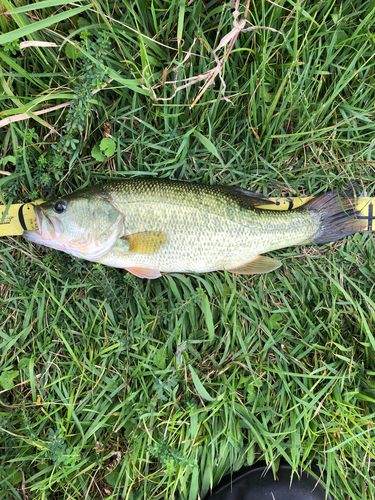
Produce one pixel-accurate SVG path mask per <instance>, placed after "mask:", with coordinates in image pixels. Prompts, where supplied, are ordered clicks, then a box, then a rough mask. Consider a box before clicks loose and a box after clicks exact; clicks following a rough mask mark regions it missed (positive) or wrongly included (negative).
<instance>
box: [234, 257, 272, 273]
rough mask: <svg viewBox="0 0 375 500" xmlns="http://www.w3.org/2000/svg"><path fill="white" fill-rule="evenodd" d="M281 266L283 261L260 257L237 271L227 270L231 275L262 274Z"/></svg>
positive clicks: (237, 268)
mask: <svg viewBox="0 0 375 500" xmlns="http://www.w3.org/2000/svg"><path fill="white" fill-rule="evenodd" d="M280 266H281V261H280V260H276V259H271V258H270V257H264V256H263V255H258V256H257V257H255V259H254V260H252V261H250V262H247V263H246V264H244V265H243V266H240V267H236V268H235V269H227V271H228V272H229V273H235V274H262V273H269V272H271V271H274V270H275V269H277V268H278V267H280Z"/></svg>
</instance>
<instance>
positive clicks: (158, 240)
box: [121, 231, 167, 255]
mask: <svg viewBox="0 0 375 500" xmlns="http://www.w3.org/2000/svg"><path fill="white" fill-rule="evenodd" d="M121 239H122V240H125V241H127V242H128V243H129V249H128V251H129V252H136V253H142V254H147V255H152V254H154V253H156V252H157V251H158V250H160V248H161V247H162V246H163V245H164V244H165V243H166V242H167V235H166V234H165V233H162V232H160V231H145V232H144V233H135V234H128V235H127V236H122V237H121Z"/></svg>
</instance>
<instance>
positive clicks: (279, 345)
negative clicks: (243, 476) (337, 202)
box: [0, 0, 375, 500]
mask: <svg viewBox="0 0 375 500" xmlns="http://www.w3.org/2000/svg"><path fill="white" fill-rule="evenodd" d="M23 3H24V4H25V8H22V2H18V3H17V5H15V4H12V3H11V2H9V1H8V0H0V31H1V33H2V34H1V35H0V86H1V89H2V91H1V94H0V111H1V115H0V120H2V119H5V118H8V117H12V116H16V115H18V114H21V113H29V118H25V117H24V118H23V119H22V120H20V121H14V122H12V123H10V124H6V125H4V126H3V127H2V128H0V148H1V156H0V158H2V159H3V160H2V162H1V166H0V170H4V171H8V172H12V175H9V176H5V175H3V174H2V175H1V178H0V186H1V189H2V196H3V198H4V201H5V202H6V203H12V202H13V203H14V202H22V201H26V200H31V199H36V198H38V197H41V198H48V197H49V196H51V195H59V194H64V193H67V192H70V191H72V190H74V189H76V188H79V187H82V186H86V185H89V184H92V183H95V182H97V181H101V180H103V179H107V178H108V177H112V178H125V177H130V176H135V175H150V176H156V177H165V178H174V179H188V180H190V181H196V182H202V183H221V184H237V185H240V186H242V187H247V188H249V189H252V190H256V191H257V192H260V193H262V194H264V195H287V194H291V193H292V194H297V195H302V194H309V195H311V194H316V193H319V192H324V191H326V190H328V189H331V188H333V187H335V186H337V185H340V184H342V183H345V182H346V181H348V180H349V179H356V180H357V182H358V183H359V184H360V185H361V186H362V188H366V189H367V192H368V194H369V195H370V196H371V195H372V196H375V170H374V166H373V165H374V162H375V150H374V146H375V141H374V136H375V122H374V114H375V77H374V69H375V56H374V54H375V38H374V34H373V33H374V27H375V6H374V4H373V2H370V1H365V2H363V1H359V0H353V1H349V0H344V1H342V2H336V1H327V2H320V3H319V2H309V1H306V2H303V3H302V2H299V3H294V2H293V1H291V0H290V1H288V2H287V1H286V0H280V1H279V2H274V3H270V2H267V1H260V2H252V3H251V4H250V9H249V14H248V20H249V21H251V22H252V23H253V24H254V25H259V26H269V27H272V28H275V29H277V30H279V31H280V34H279V33H275V32H271V31H267V30H257V31H255V32H249V33H241V34H240V35H239V37H238V39H237V41H236V44H235V46H234V47H233V50H232V51H231V53H230V56H229V58H228V60H227V62H226V63H225V65H224V69H223V78H224V80H225V83H226V96H227V97H229V98H230V99H231V101H232V103H233V105H232V104H231V103H229V102H227V101H225V100H222V99H221V90H222V84H221V82H220V79H219V78H218V77H217V78H216V84H215V85H214V86H210V87H209V88H208V89H207V91H206V92H205V93H204V94H203V96H202V97H201V99H200V100H199V102H198V103H197V104H196V105H195V106H194V107H192V108H190V106H191V104H192V103H193V102H194V100H195V99H196V97H197V95H198V94H199V91H200V88H201V87H202V85H203V84H204V82H201V83H200V84H198V85H192V86H190V87H188V88H186V89H183V90H181V91H179V92H178V93H177V94H176V95H175V96H174V97H173V98H172V99H170V100H165V101H163V100H157V101H156V100H154V99H153V96H152V93H151V91H149V90H145V88H144V87H151V86H158V87H157V88H155V93H156V96H157V97H158V98H162V97H164V98H167V97H171V96H172V95H173V92H174V90H173V85H172V84H170V83H169V84H168V83H166V84H165V85H164V86H163V85H160V84H162V82H163V72H164V71H166V70H167V69H168V73H167V74H166V75H165V74H164V77H166V80H167V81H172V80H173V79H174V73H173V68H176V67H177V66H178V65H179V64H180V63H182V61H183V59H184V57H185V55H186V53H187V51H188V50H189V48H190V47H191V45H192V44H193V41H194V39H195V38H197V41H196V43H195V45H194V47H193V49H192V56H191V57H190V58H189V59H188V60H187V61H185V63H183V64H181V65H180V66H179V67H178V70H177V78H178V79H179V80H183V79H186V78H190V77H194V76H197V75H199V74H201V73H204V72H206V71H208V70H209V69H212V68H214V66H215V60H214V57H213V55H212V51H213V50H214V49H215V47H216V46H217V45H218V44H219V42H220V40H221V38H222V37H223V36H224V35H226V34H227V33H229V32H230V30H231V29H232V21H233V17H232V14H231V10H230V4H229V3H228V4H225V5H224V4H223V3H222V2H207V3H203V2H202V1H200V0H196V1H194V2H187V1H185V0H182V1H181V2H177V1H171V2H164V1H162V0H152V1H150V2H148V1H147V2H146V1H145V0H134V2H131V3H130V2H125V1H118V0H112V1H109V2H106V1H103V0H96V1H95V2H93V3H92V4H89V3H88V2H87V1H86V0H83V1H82V2H80V3H77V4H76V5H74V6H73V5H71V6H69V5H68V4H67V3H66V2H61V1H54V0H47V1H46V2H39V3H36V4H30V3H28V2H23ZM80 5H81V7H80ZM15 7H21V8H19V9H17V10H16V11H14V12H13V13H10V14H9V13H8V14H7V12H8V11H9V10H11V9H12V8H15ZM244 10H245V4H244V3H243V4H242V5H241V7H240V12H241V15H240V17H242V15H243V12H244ZM53 16H55V17H53ZM72 16H73V17H72ZM180 39H182V40H183V41H181V42H180ZM21 41H39V42H40V41H43V42H54V43H56V44H57V47H26V48H23V49H22V51H21V50H19V45H18V43H19V42H21ZM71 42H74V43H75V44H76V45H79V48H78V49H77V48H75V47H74V46H73V45H72V44H71ZM218 55H219V57H222V55H223V53H219V54H218ZM142 77H144V78H145V80H144V81H142ZM110 78H112V80H111V81H109V79H110ZM183 83H184V82H180V84H181V85H183ZM103 84H106V86H105V87H104V88H102V86H103ZM99 87H100V88H101V90H100V91H99V92H97V93H95V94H94V95H92V91H93V90H95V89H97V88H99ZM70 101H73V102H74V105H69V102H70ZM59 105H64V106H62V107H59V108H58V109H54V110H50V111H48V112H46V113H44V114H38V115H37V114H35V113H36V112H38V111H41V110H42V109H50V108H54V107H56V106H59ZM51 127H53V129H54V130H51ZM105 130H106V131H107V132H108V130H110V135H111V137H112V139H113V141H114V144H112V145H113V146H114V150H113V154H111V153H112V151H108V150H107V153H108V155H109V156H108V158H107V156H106V154H105V153H106V151H104V152H102V160H98V159H95V158H94V157H93V156H92V150H93V148H94V146H97V148H96V149H97V150H99V146H100V144H101V141H102V139H103V138H104V137H105V136H104V131H105ZM58 133H59V134H61V135H60V136H59V135H58ZM12 157H13V158H12ZM96 157H97V158H99V157H100V156H99V155H98V152H97V153H96ZM274 256H277V258H281V259H284V260H283V266H282V267H281V268H280V269H279V270H277V271H276V272H273V273H270V274H268V275H264V276H255V277H240V276H239V277H235V276H232V275H228V274H226V273H219V272H218V273H209V274H206V275H177V274H174V275H169V276H163V277H162V278H160V279H158V280H155V281H147V280H141V279H138V278H136V277H134V276H132V275H130V274H128V273H126V272H123V271H121V270H117V269H112V268H105V267H103V266H100V265H96V264H92V263H89V262H84V261H82V260H77V259H73V258H71V257H69V256H68V255H65V254H62V253H59V252H57V251H53V250H46V249H44V248H41V247H36V246H33V245H32V244H29V243H26V242H25V241H23V240H22V239H21V238H11V237H9V238H4V239H2V240H1V242H0V302H1V308H0V348H1V358H0V370H1V372H0V384H1V387H0V389H1V390H0V428H1V429H2V432H1V434H0V440H1V441H0V447H1V459H0V498H1V499H2V498H4V499H8V498H12V499H13V498H14V499H19V500H21V499H22V500H24V499H26V498H29V499H60V498H61V499H63V498H64V499H68V498H69V499H72V498H74V499H83V498H85V499H94V498H108V499H114V498H124V499H125V498H126V499H128V500H136V499H148V498H155V499H157V498H160V499H161V498H163V499H164V498H165V499H167V498H179V499H183V500H197V499H198V498H203V497H204V495H206V494H207V493H208V492H209V491H210V490H211V488H212V487H213V486H214V485H215V484H217V483H218V482H219V481H220V479H221V478H222V477H223V476H224V475H225V474H228V473H230V472H232V471H234V470H237V469H239V468H240V467H242V466H243V465H249V464H252V463H254V462H255V461H257V460H260V459H264V460H266V461H267V462H268V463H269V464H272V467H273V470H274V471H276V470H277V467H278V464H279V461H280V459H284V460H286V461H287V462H289V463H290V464H291V465H292V466H293V467H294V469H295V470H296V471H297V468H298V467H299V466H302V467H303V468H305V469H307V470H309V469H310V467H311V465H312V463H314V462H315V463H317V464H318V466H319V467H320V469H321V471H322V473H323V472H324V475H323V480H324V481H325V482H326V484H327V485H328V487H329V488H330V489H331V491H332V493H333V494H334V497H335V499H336V500H344V499H346V500H347V499H354V500H363V499H374V498H375V482H374V478H375V467H374V464H375V452H374V450H375V436H374V425H375V285H374V283H375V267H374V257H375V249H374V237H373V235H371V234H363V235H355V236H353V237H349V238H347V239H345V240H344V241H341V242H338V243H335V244H333V245H325V246H322V247H316V246H315V247H314V246H311V247H299V248H287V249H284V250H282V251H279V252H277V253H275V254H274Z"/></svg>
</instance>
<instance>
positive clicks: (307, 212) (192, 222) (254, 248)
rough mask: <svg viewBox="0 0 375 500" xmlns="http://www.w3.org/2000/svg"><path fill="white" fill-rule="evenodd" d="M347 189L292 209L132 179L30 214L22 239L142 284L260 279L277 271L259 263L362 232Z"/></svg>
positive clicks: (245, 196) (231, 190)
mask: <svg viewBox="0 0 375 500" xmlns="http://www.w3.org/2000/svg"><path fill="white" fill-rule="evenodd" d="M355 198H356V196H355V192H354V190H353V188H352V187H350V188H346V189H345V190H337V191H332V192H328V193H326V194H323V195H320V196H318V197H317V198H315V199H313V200H311V201H309V202H308V203H306V204H305V205H303V206H302V207H300V208H297V209H295V210H291V211H287V212H281V211H273V210H265V209H261V208H258V207H260V206H262V205H265V204H270V200H268V199H267V198H263V197H262V196H260V195H258V194H255V193H251V192H249V191H246V190H244V189H241V188H238V187H225V186H218V185H215V186H206V185H200V184H193V183H189V182H183V181H169V180H160V179H145V178H133V179H129V180H120V181H109V182H106V183H104V184H100V185H96V186H93V187H91V188H88V189H83V190H81V191H77V192H75V193H73V194H70V195H67V196H64V197H63V198H61V199H55V200H51V201H48V202H46V203H43V204H42V205H39V206H36V207H35V213H36V219H37V222H38V230H34V231H25V233H24V238H26V239H27V240H29V241H32V242H34V243H40V244H42V245H45V246H47V247H51V248H55V249H57V250H62V251H63V252H67V253H69V254H71V255H73V256H75V257H80V258H82V259H86V260H90V261H93V262H100V263H102V264H104V265H107V266H113V267H119V268H124V269H126V270H128V271H130V272H131V273H133V274H135V275H136V276H139V277H141V278H158V277H159V276H161V273H170V272H182V273H186V272H189V271H190V272H198V273H204V272H208V271H216V270H223V269H226V270H227V271H229V272H232V273H239V274H253V273H267V272H270V271H273V270H275V269H277V268H278V267H279V266H280V265H281V262H280V261H279V260H275V259H272V258H269V257H264V256H262V255H261V254H263V253H265V252H269V251H271V250H277V249H279V248H284V247H288V246H292V245H301V244H308V243H313V242H315V243H327V242H331V241H336V240H339V239H341V238H343V237H345V236H347V235H349V234H353V233H356V232H358V231H361V230H363V229H365V226H366V224H365V222H364V221H363V220H361V219H358V218H357V212H356V210H355Z"/></svg>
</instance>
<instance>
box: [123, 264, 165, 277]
mask: <svg viewBox="0 0 375 500" xmlns="http://www.w3.org/2000/svg"><path fill="white" fill-rule="evenodd" d="M124 269H125V270H126V271H129V273H132V274H134V275H135V276H138V278H147V279H149V280H154V279H155V278H160V276H161V272H160V271H158V270H157V269H147V268H145V267H125V268H124Z"/></svg>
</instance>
